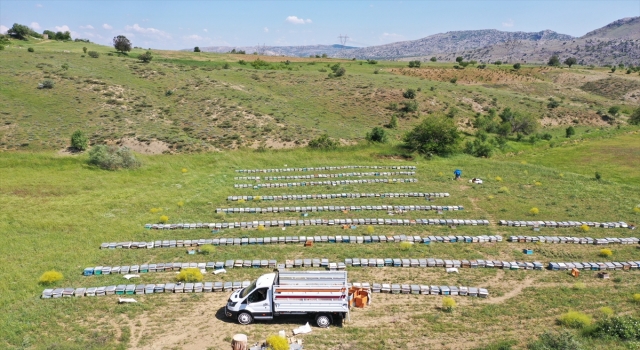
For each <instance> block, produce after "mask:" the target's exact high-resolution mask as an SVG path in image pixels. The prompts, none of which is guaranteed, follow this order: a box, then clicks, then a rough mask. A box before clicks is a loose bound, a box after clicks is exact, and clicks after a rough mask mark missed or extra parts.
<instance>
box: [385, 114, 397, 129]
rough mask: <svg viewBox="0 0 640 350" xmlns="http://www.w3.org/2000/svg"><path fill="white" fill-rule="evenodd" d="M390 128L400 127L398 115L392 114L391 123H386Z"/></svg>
mask: <svg viewBox="0 0 640 350" xmlns="http://www.w3.org/2000/svg"><path fill="white" fill-rule="evenodd" d="M386 126H387V128H389V129H396V128H397V127H398V117H396V115H395V114H394V115H392V116H391V119H390V120H389V124H387V125H386Z"/></svg>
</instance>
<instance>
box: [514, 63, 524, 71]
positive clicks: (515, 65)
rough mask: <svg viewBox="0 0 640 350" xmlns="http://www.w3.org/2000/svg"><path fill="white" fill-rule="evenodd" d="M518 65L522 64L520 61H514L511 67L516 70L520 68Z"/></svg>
mask: <svg viewBox="0 0 640 350" xmlns="http://www.w3.org/2000/svg"><path fill="white" fill-rule="evenodd" d="M520 67H522V65H521V64H520V63H516V64H514V65H513V69H515V70H518V69H520Z"/></svg>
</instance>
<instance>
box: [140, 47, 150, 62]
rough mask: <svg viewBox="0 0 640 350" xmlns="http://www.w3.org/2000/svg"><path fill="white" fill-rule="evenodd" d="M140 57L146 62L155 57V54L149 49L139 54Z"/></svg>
mask: <svg viewBox="0 0 640 350" xmlns="http://www.w3.org/2000/svg"><path fill="white" fill-rule="evenodd" d="M138 59H139V60H140V61H142V62H144V63H149V62H151V60H152V59H153V55H152V54H151V51H149V50H147V52H145V53H143V54H141V55H139V56H138Z"/></svg>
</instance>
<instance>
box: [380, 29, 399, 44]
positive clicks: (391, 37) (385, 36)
mask: <svg viewBox="0 0 640 350" xmlns="http://www.w3.org/2000/svg"><path fill="white" fill-rule="evenodd" d="M379 39H380V41H382V42H386V43H392V42H396V41H402V40H404V35H400V34H396V33H386V32H385V33H382V35H381V36H380V38H379Z"/></svg>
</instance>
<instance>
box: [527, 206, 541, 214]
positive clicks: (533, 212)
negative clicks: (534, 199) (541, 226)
mask: <svg viewBox="0 0 640 350" xmlns="http://www.w3.org/2000/svg"><path fill="white" fill-rule="evenodd" d="M538 213H540V209H538V208H536V207H533V208H531V209H529V214H531V215H533V216H535V215H538Z"/></svg>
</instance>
